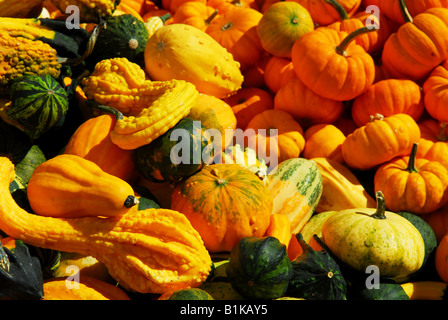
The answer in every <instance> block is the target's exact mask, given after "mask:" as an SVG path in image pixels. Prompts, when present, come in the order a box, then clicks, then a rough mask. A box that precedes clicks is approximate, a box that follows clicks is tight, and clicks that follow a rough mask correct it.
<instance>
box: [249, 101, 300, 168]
mask: <svg viewBox="0 0 448 320" xmlns="http://www.w3.org/2000/svg"><path fill="white" fill-rule="evenodd" d="M250 130H253V131H252V132H253V134H250V132H251V131H250ZM272 130H276V132H272ZM246 132H248V134H247V136H248V145H249V147H251V146H253V147H252V148H253V149H254V150H256V151H257V155H258V157H260V158H262V159H264V160H265V161H266V163H269V165H270V166H272V162H271V160H272V159H277V163H281V162H282V161H284V160H287V159H291V158H298V157H299V155H300V153H301V152H302V151H303V148H304V147H305V138H304V137H303V129H302V127H301V126H300V124H299V123H298V122H297V121H295V120H294V118H293V117H292V116H291V115H290V114H289V113H287V112H285V111H282V110H275V109H271V110H266V111H263V112H261V113H259V114H257V115H256V116H255V117H253V118H252V120H251V121H250V122H249V124H248V125H247V128H246Z"/></svg>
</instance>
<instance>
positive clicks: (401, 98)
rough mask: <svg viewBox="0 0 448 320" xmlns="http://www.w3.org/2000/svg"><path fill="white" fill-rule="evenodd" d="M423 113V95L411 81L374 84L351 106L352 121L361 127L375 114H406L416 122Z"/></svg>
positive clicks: (388, 81) (391, 80) (402, 80)
mask: <svg viewBox="0 0 448 320" xmlns="http://www.w3.org/2000/svg"><path fill="white" fill-rule="evenodd" d="M423 111H424V106H423V93H422V91H421V89H420V86H419V85H418V84H417V83H415V82H414V81H412V80H407V79H387V80H382V81H379V82H376V83H374V84H373V85H372V86H370V87H369V88H368V89H367V91H366V92H364V93H363V94H361V95H360V96H358V97H356V98H355V99H354V101H353V105H352V117H353V121H355V123H356V124H357V125H358V126H359V127H361V126H363V125H365V124H366V123H368V122H369V120H370V116H371V115H375V114H377V113H379V114H382V115H383V116H385V117H387V116H390V115H392V114H396V113H406V114H408V115H410V116H411V117H412V118H413V119H414V120H415V121H416V122H417V121H418V120H419V119H420V117H421V116H422V114H423Z"/></svg>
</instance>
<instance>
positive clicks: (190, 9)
mask: <svg viewBox="0 0 448 320" xmlns="http://www.w3.org/2000/svg"><path fill="white" fill-rule="evenodd" d="M217 14H218V12H217V11H216V10H215V9H214V8H212V7H210V6H208V5H207V4H206V3H203V2H197V1H189V2H185V3H183V4H181V5H180V6H179V7H178V8H177V10H176V13H175V14H174V15H173V20H172V23H184V24H188V25H190V26H193V27H196V28H198V29H199V30H202V31H205V29H207V27H208V26H209V24H210V21H212V20H213V18H214V17H215V16H216V15H217Z"/></svg>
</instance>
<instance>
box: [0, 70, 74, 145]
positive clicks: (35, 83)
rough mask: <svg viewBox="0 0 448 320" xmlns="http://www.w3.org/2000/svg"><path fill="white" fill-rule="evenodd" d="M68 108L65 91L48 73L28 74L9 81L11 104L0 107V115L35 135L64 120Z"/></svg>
mask: <svg viewBox="0 0 448 320" xmlns="http://www.w3.org/2000/svg"><path fill="white" fill-rule="evenodd" d="M67 110H68V98H67V93H66V91H65V90H64V88H62V86H61V85H60V84H59V83H58V81H57V80H56V79H54V78H53V77H51V76H50V75H48V74H47V75H43V76H38V75H27V76H24V77H21V78H20V80H19V81H16V82H14V83H13V84H12V85H11V104H10V105H9V106H8V107H5V108H4V109H2V110H1V111H0V116H1V117H2V118H3V120H5V121H6V122H8V123H9V124H12V125H14V126H16V127H17V128H19V129H20V130H22V131H23V132H25V133H26V134H27V135H28V136H29V137H30V138H32V139H38V138H39V137H41V135H42V134H44V133H45V132H47V131H48V130H50V129H51V128H53V127H54V126H55V125H56V124H57V123H58V121H63V119H64V117H65V114H66V113H67Z"/></svg>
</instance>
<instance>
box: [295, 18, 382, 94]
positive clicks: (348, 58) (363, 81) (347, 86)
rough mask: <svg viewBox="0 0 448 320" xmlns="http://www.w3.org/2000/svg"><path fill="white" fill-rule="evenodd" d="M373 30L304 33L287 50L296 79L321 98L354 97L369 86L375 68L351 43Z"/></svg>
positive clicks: (321, 30)
mask: <svg viewBox="0 0 448 320" xmlns="http://www.w3.org/2000/svg"><path fill="white" fill-rule="evenodd" d="M376 30H377V29H376V28H372V27H363V28H360V29H357V30H356V31H353V32H351V33H350V34H348V33H346V32H343V31H339V32H338V31H335V30H333V29H330V28H316V29H314V30H313V31H311V32H308V33H306V34H304V35H303V36H302V37H300V38H299V39H298V40H297V41H296V42H295V43H294V45H293V47H292V51H291V59H292V63H293V66H294V70H295V72H296V74H297V76H298V77H299V78H300V80H302V82H303V83H304V84H305V85H306V86H307V87H309V88H310V89H311V90H313V91H314V92H315V93H316V94H319V95H321V96H322V97H324V98H327V99H333V100H338V101H345V100H351V99H353V98H355V97H357V96H358V95H360V94H361V93H363V92H365V91H366V90H367V89H368V88H369V87H370V86H371V85H372V84H373V80H374V77H375V66H374V62H373V58H372V57H371V56H370V55H369V54H368V53H367V52H366V51H365V49H364V48H363V47H361V46H360V45H358V44H356V43H355V42H354V41H353V40H355V39H356V38H357V37H358V36H360V35H363V34H366V33H368V32H376Z"/></svg>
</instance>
